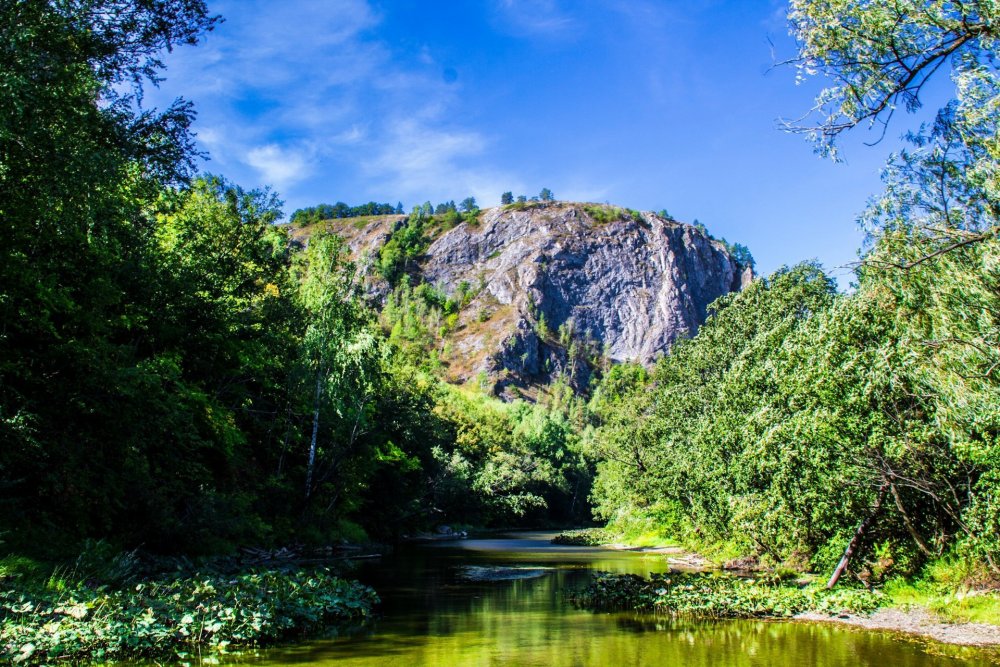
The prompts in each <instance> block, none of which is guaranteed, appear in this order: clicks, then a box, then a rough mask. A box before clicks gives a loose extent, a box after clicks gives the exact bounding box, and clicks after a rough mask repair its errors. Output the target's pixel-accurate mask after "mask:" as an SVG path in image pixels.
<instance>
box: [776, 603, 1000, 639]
mask: <svg viewBox="0 0 1000 667" xmlns="http://www.w3.org/2000/svg"><path fill="white" fill-rule="evenodd" d="M795 618H796V620H801V621H810V622H815V621H821V622H826V623H842V624H845V625H852V626H855V627H859V628H865V629H867V630H889V631H892V632H902V633H905V634H910V635H919V636H921V637H926V638H928V639H933V640H934V641H938V642H942V643H945V644H959V645H963V646H1000V626H996V625H988V624H986V623H952V622H946V621H943V620H942V619H941V618H940V617H938V616H936V615H935V614H933V613H932V612H930V611H928V610H927V609H923V608H919V607H913V608H910V609H895V608H883V609H879V610H878V611H876V612H874V613H873V614H871V615H870V616H867V615H863V614H839V615H837V616H828V615H826V614H817V613H812V612H810V613H806V614H799V615H798V616H796V617H795Z"/></svg>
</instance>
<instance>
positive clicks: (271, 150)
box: [245, 144, 312, 190]
mask: <svg viewBox="0 0 1000 667" xmlns="http://www.w3.org/2000/svg"><path fill="white" fill-rule="evenodd" d="M308 153H309V151H305V150H302V149H296V148H286V147H282V146H279V145H278V144H267V145H264V146H258V147H256V148H252V149H250V150H249V151H248V152H247V154H246V156H245V161H246V163H247V164H249V165H250V166H251V167H253V168H254V169H256V170H257V172H258V173H259V174H260V175H261V178H262V179H263V180H264V182H266V183H268V184H269V185H274V186H275V187H276V188H277V189H278V190H286V189H289V188H291V187H292V186H294V185H295V184H296V183H297V182H299V181H301V180H302V179H303V178H305V177H306V176H308V175H309V174H310V172H311V171H312V160H311V157H310V156H309V154H308Z"/></svg>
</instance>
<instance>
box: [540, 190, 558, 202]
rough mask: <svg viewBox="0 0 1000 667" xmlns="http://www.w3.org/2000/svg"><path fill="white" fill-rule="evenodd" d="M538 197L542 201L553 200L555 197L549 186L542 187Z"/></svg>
mask: <svg viewBox="0 0 1000 667" xmlns="http://www.w3.org/2000/svg"><path fill="white" fill-rule="evenodd" d="M538 198H539V199H541V200H542V201H553V200H554V199H555V197H553V196H552V190H549V189H548V188H542V191H541V192H539V193H538Z"/></svg>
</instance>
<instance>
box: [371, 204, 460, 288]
mask: <svg viewBox="0 0 1000 667" xmlns="http://www.w3.org/2000/svg"><path fill="white" fill-rule="evenodd" d="M446 217H447V214H446ZM426 219H427V216H425V215H423V214H422V213H419V212H416V213H414V214H413V215H411V216H410V217H409V219H408V220H407V221H406V223H405V224H403V225H402V226H401V227H399V228H398V229H396V230H395V231H394V232H393V233H392V236H390V237H389V240H388V241H386V243H385V245H383V246H382V249H381V250H380V251H379V262H378V271H379V273H380V274H381V275H382V277H383V278H385V279H386V280H387V281H388V282H389V284H390V285H393V286H395V285H397V284H398V283H399V281H400V279H401V278H402V277H403V275H404V274H405V273H406V272H407V270H408V269H409V268H410V267H411V266H412V265H413V264H414V262H416V260H417V259H418V258H419V257H420V256H421V255H423V253H424V251H425V250H426V249H427V246H428V245H429V244H430V239H429V238H428V237H427V233H426V223H425V220H426Z"/></svg>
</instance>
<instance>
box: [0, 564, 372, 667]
mask: <svg viewBox="0 0 1000 667" xmlns="http://www.w3.org/2000/svg"><path fill="white" fill-rule="evenodd" d="M18 583H19V582H18ZM0 585H2V589H3V590H0V662H5V661H13V662H15V663H19V664H40V663H50V662H55V661H57V660H81V659H86V658H89V659H94V660H122V659H126V658H138V657H149V658H171V657H173V658H185V657H186V656H188V655H190V654H194V653H199V654H200V653H202V652H216V653H221V652H226V651H228V650H231V649H236V648H241V647H254V646H261V645H265V644H273V643H275V642H278V641H281V640H283V639H288V638H291V637H301V636H305V635H308V634H315V633H317V632H321V631H326V630H329V629H334V630H335V629H336V628H338V627H343V626H344V625H353V624H359V623H362V622H364V620H365V619H367V618H368V617H369V616H370V615H371V610H372V607H373V605H375V604H376V603H377V602H378V597H377V595H376V594H375V592H374V591H373V590H372V589H371V588H369V587H367V586H363V585H361V584H359V583H358V582H355V581H348V580H344V579H340V578H338V577H337V576H335V575H334V574H333V573H332V572H331V571H330V570H328V569H326V568H317V569H311V570H296V571H281V570H260V571H254V572H248V573H243V574H239V575H235V576H224V575H218V574H212V575H202V574H197V573H196V574H193V575H190V576H183V577H181V576H178V577H175V578H171V579H161V580H155V581H143V582H140V583H133V584H130V585H128V586H124V587H120V588H111V587H108V586H100V587H97V588H90V587H88V586H87V585H86V584H85V583H81V584H78V585H75V586H74V587H72V588H71V589H65V588H61V587H60V588H59V589H57V590H53V589H51V588H46V587H38V588H35V589H25V588H24V587H23V586H20V587H18V586H15V582H14V581H13V580H7V581H3V580H0Z"/></svg>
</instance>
